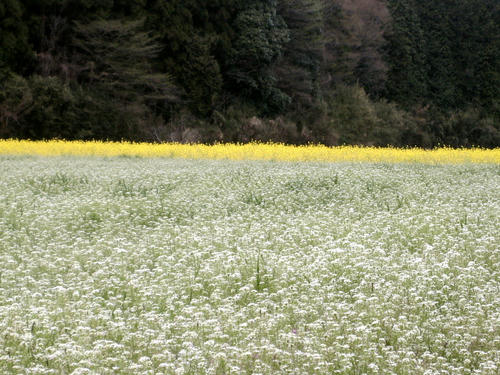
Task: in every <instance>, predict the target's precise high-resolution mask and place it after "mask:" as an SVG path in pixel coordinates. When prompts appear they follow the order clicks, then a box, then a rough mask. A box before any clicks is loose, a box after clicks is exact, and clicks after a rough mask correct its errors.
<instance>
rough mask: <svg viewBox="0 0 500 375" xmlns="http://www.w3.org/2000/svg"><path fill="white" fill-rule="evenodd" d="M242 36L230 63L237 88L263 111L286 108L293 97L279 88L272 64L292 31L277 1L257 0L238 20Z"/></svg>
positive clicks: (230, 70) (230, 75) (231, 55)
mask: <svg viewBox="0 0 500 375" xmlns="http://www.w3.org/2000/svg"><path fill="white" fill-rule="evenodd" d="M234 27H235V30H236V32H237V35H238V37H237V38H236V39H235V41H234V43H233V47H232V49H231V54H230V58H229V60H228V62H227V64H226V65H227V67H228V70H227V76H228V78H229V80H230V84H231V87H232V89H233V90H236V89H237V90H238V91H239V92H241V93H242V94H243V95H244V96H247V97H248V98H251V99H252V100H255V101H256V102H257V103H259V104H260V105H261V106H262V109H263V112H273V111H277V112H280V111H283V110H284V109H285V107H286V105H287V104H288V103H289V97H288V96H287V95H286V94H284V93H283V92H282V91H281V90H279V89H278V88H277V87H276V78H275V77H274V75H273V74H272V70H271V67H272V65H273V64H274V63H275V62H276V61H277V59H278V58H279V57H280V56H281V54H282V52H283V48H284V45H285V43H286V42H287V41H288V40H289V34H288V30H287V27H286V24H285V22H284V21H283V19H282V18H281V17H280V16H279V15H277V14H276V2H275V1H272V0H269V1H265V2H259V1H253V2H250V5H249V6H248V8H247V9H245V10H244V11H242V12H240V13H239V14H238V17H237V18H236V20H235V24H234Z"/></svg>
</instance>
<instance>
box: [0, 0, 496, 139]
mask: <svg viewBox="0 0 500 375" xmlns="http://www.w3.org/2000/svg"><path fill="white" fill-rule="evenodd" d="M0 138H30V139H48V138H63V139H107V140H121V139H125V140H133V141H153V142H166V141H178V142H247V141H251V140H258V141H276V142H286V143H295V144H303V143H309V142H314V143H324V144H328V145H338V144H364V145H378V146H385V145H388V144H389V145H395V146H405V145H409V146H421V147H434V146H437V145H450V146H483V147H497V146H499V145H500V2H499V1H498V0H440V1H436V0H135V1H132V0H0Z"/></svg>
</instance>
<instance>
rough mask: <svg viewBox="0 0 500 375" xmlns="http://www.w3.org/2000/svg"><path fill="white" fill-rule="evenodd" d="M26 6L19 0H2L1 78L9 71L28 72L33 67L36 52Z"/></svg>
mask: <svg viewBox="0 0 500 375" xmlns="http://www.w3.org/2000/svg"><path fill="white" fill-rule="evenodd" d="M28 38H29V32H28V26H27V24H26V23H25V20H24V6H23V4H22V2H21V1H19V0H2V1H1V2H0V80H1V79H2V76H3V77H4V78H5V77H6V75H7V73H8V72H9V71H14V72H16V73H19V74H26V73H28V72H29V70H30V69H31V68H32V67H33V64H34V60H35V59H34V53H33V51H32V49H31V47H30V44H29V39H28Z"/></svg>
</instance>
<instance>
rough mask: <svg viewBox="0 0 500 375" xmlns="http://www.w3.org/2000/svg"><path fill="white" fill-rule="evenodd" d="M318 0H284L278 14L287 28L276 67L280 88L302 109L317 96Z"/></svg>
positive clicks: (319, 60) (319, 64)
mask: <svg viewBox="0 0 500 375" xmlns="http://www.w3.org/2000/svg"><path fill="white" fill-rule="evenodd" d="M321 11H322V7H321V2H320V1H319V0H285V1H281V2H280V5H279V14H280V15H281V16H282V17H283V19H284V21H285V22H286V24H287V26H288V29H289V30H290V39H289V41H288V43H287V44H286V46H285V49H284V53H283V58H282V59H280V61H279V64H278V66H277V67H276V72H277V76H278V77H279V87H280V88H281V89H282V90H283V92H285V93H286V94H287V95H288V96H290V97H291V98H292V100H293V107H295V108H300V110H303V108H304V107H306V108H307V107H311V106H312V105H313V104H314V102H315V101H316V100H317V99H318V98H319V97H320V88H319V74H320V70H321V67H322V63H323V50H324V38H323V35H322V31H321V27H322V23H323V19H322V13H321Z"/></svg>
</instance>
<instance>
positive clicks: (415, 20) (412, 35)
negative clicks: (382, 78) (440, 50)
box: [386, 0, 429, 105]
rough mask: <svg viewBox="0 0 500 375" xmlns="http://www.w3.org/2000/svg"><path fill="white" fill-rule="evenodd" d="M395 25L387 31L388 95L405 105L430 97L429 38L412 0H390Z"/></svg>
mask: <svg viewBox="0 0 500 375" xmlns="http://www.w3.org/2000/svg"><path fill="white" fill-rule="evenodd" d="M389 9H390V11H391V15H392V19H393V22H392V27H391V29H390V30H389V31H388V32H387V33H386V38H387V40H388V45H387V59H388V64H389V76H388V82H387V95H388V97H389V98H390V99H392V100H394V101H396V102H399V103H403V104H405V105H409V104H413V103H418V102H424V101H426V99H427V97H428V84H429V78H428V76H427V68H426V64H427V59H426V57H427V56H426V41H425V38H424V31H423V28H422V26H421V23H420V18H419V16H418V13H417V12H416V10H415V5H414V3H413V1H412V0H389Z"/></svg>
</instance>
